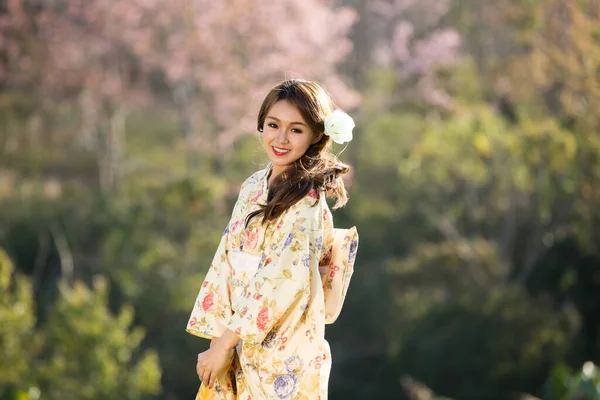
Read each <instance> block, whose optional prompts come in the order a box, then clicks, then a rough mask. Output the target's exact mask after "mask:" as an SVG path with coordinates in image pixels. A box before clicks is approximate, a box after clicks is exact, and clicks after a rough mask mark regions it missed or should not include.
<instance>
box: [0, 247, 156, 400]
mask: <svg viewBox="0 0 600 400" xmlns="http://www.w3.org/2000/svg"><path fill="white" fill-rule="evenodd" d="M13 279H14V280H13ZM0 289H2V291H1V293H2V295H1V302H0V315H1V316H2V321H3V323H2V324H0V352H1V353H2V359H1V361H0V371H1V372H2V374H1V377H2V378H1V380H0V398H2V399H10V400H12V399H21V398H22V397H21V396H23V395H25V396H27V393H28V396H29V397H28V398H30V399H37V398H39V397H40V396H41V397H42V398H48V399H67V400H68V399H102V398H128V399H139V398H141V397H142V395H147V394H157V393H158V392H159V390H160V387H159V381H160V371H159V368H158V357H157V355H156V353H155V352H153V351H143V352H140V351H139V348H138V347H139V345H140V343H141V340H142V338H143V336H144V334H143V332H142V330H141V329H140V328H136V329H134V330H133V331H131V324H132V322H133V313H132V311H131V309H127V308H124V309H123V310H122V311H121V313H119V315H118V316H116V317H115V316H113V315H112V314H111V313H110V311H109V310H108V309H107V301H108V297H107V295H108V292H107V286H106V284H105V281H104V280H103V279H101V278H97V279H96V280H95V282H94V288H93V290H90V289H88V288H87V287H86V286H85V285H84V284H82V283H81V282H76V283H75V284H74V286H73V287H69V286H68V285H66V283H64V282H63V283H62V284H61V290H60V295H61V296H60V298H59V300H58V302H57V305H56V308H55V309H54V310H53V312H52V313H51V314H50V317H49V319H48V321H47V322H46V323H43V324H39V323H38V325H39V326H34V324H35V323H36V318H35V314H34V311H33V297H32V293H31V287H30V285H29V282H28V280H27V279H26V278H25V277H23V276H21V275H20V274H19V273H16V274H15V271H14V268H13V266H12V263H11V262H10V260H9V259H8V256H7V255H6V253H4V252H3V251H2V252H1V253H0Z"/></svg>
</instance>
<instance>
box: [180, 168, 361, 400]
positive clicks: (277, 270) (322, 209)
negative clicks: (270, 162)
mask: <svg viewBox="0 0 600 400" xmlns="http://www.w3.org/2000/svg"><path fill="white" fill-rule="evenodd" d="M269 172H270V168H267V169H264V170H262V171H259V172H257V173H255V174H254V175H252V176H251V177H250V178H248V179H247V180H246V181H245V182H244V183H243V185H242V187H241V189H240V194H239V198H238V201H237V202H236V205H235V207H234V210H233V213H232V216H231V220H230V222H229V224H228V226H227V229H225V232H224V234H223V236H222V238H221V242H220V244H219V247H218V249H217V252H216V254H215V256H214V259H213V262H212V263H211V266H210V269H209V271H208V273H207V275H206V278H205V280H204V283H203V284H202V287H201V289H200V292H199V294H198V297H197V299H196V303H195V305H194V308H193V310H192V313H191V316H190V319H189V321H188V324H187V328H186V330H187V332H189V333H191V334H193V335H196V336H201V337H204V338H208V339H211V338H213V337H219V336H221V335H222V334H223V333H224V332H225V330H226V329H229V330H231V331H233V332H235V333H236V334H237V335H238V336H239V337H240V338H241V341H240V342H239V344H238V345H237V346H236V348H235V352H234V355H233V357H232V358H231V360H230V362H231V365H230V366H229V368H226V370H225V371H224V372H223V373H221V375H220V376H219V377H218V378H217V381H216V383H215V386H214V387H213V388H212V389H208V388H207V387H206V386H205V385H204V384H203V385H202V386H201V387H200V390H199V392H198V396H197V397H196V399H197V400H200V399H215V400H217V399H218V400H230V399H243V400H263V399H278V400H279V399H291V400H301V399H302V400H309V399H310V400H312V399H326V398H327V385H328V379H329V371H330V368H331V353H330V350H329V345H328V344H327V341H325V338H324V334H325V324H327V323H333V322H334V321H335V320H336V318H337V316H338V315H339V313H340V310H341V307H342V304H343V302H344V298H345V296H346V291H347V289H348V284H349V281H350V277H351V275H352V272H353V267H354V260H355V257H356V250H357V245H358V234H357V231H356V229H355V228H351V229H347V230H342V229H334V228H333V221H332V215H331V212H330V211H329V208H328V207H327V203H326V201H325V199H324V196H318V195H317V194H316V192H312V193H310V194H309V195H307V196H306V197H305V198H304V199H302V200H300V201H299V202H298V203H297V204H295V205H294V206H292V207H291V208H290V209H289V210H287V211H286V212H285V213H284V214H283V215H282V216H281V217H279V218H278V219H277V220H275V221H273V222H272V223H269V224H266V225H262V222H261V221H260V219H261V218H255V219H254V220H253V221H251V222H250V224H249V225H248V227H245V226H244V224H245V218H246V216H247V215H248V214H249V213H250V212H251V211H253V210H256V209H258V204H261V203H265V202H266V198H267V178H268V175H269Z"/></svg>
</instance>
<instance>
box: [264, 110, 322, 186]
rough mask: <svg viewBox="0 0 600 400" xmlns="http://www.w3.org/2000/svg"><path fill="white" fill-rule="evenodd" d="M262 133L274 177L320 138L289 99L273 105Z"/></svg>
mask: <svg viewBox="0 0 600 400" xmlns="http://www.w3.org/2000/svg"><path fill="white" fill-rule="evenodd" d="M262 133H263V146H264V147H265V151H266V152H267V155H268V156H269V159H270V160H271V163H272V164H273V176H275V175H277V174H279V173H281V172H283V171H284V170H286V169H287V168H288V167H289V166H290V165H291V164H293V163H294V162H295V161H296V160H298V159H299V158H300V157H302V156H303V155H304V153H305V152H306V150H307V149H308V147H309V146H310V145H311V144H312V143H316V142H318V141H319V139H320V137H319V136H315V134H314V132H313V131H312V129H310V128H309V126H308V123H307V122H306V121H305V120H304V119H303V118H302V115H301V114H300V112H299V111H298V110H297V109H296V107H295V106H294V105H292V104H291V103H290V102H288V101H286V100H279V101H278V102H277V103H275V104H273V106H272V107H271V109H270V110H269V112H268V113H267V116H266V118H265V122H264V125H263V132H262Z"/></svg>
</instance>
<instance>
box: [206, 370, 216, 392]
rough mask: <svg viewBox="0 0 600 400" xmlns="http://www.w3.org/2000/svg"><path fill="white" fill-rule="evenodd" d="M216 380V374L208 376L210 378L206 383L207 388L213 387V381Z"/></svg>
mask: <svg viewBox="0 0 600 400" xmlns="http://www.w3.org/2000/svg"><path fill="white" fill-rule="evenodd" d="M216 380H217V374H216V373H212V374H210V378H209V381H208V388H209V389H212V387H213V386H215V381H216Z"/></svg>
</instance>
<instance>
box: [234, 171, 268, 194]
mask: <svg viewBox="0 0 600 400" xmlns="http://www.w3.org/2000/svg"><path fill="white" fill-rule="evenodd" d="M269 169H270V167H265V168H263V169H261V170H258V171H256V172H254V173H253V174H252V175H250V176H249V177H247V178H246V179H244V182H243V183H242V186H241V188H242V189H244V188H246V187H254V186H258V185H261V184H263V183H264V181H265V179H266V177H267V175H268V173H269Z"/></svg>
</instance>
